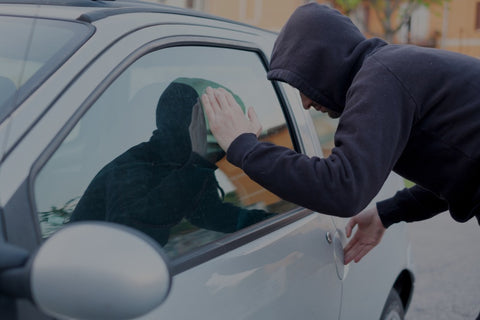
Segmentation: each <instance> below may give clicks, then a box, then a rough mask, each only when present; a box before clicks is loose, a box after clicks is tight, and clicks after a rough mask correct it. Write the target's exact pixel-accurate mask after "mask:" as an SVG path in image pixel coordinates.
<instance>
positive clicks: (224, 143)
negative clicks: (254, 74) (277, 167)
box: [202, 87, 262, 152]
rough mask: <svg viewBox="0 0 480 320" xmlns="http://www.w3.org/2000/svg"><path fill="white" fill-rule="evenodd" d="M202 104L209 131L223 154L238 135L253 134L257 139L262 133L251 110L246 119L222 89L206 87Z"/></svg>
mask: <svg viewBox="0 0 480 320" xmlns="http://www.w3.org/2000/svg"><path fill="white" fill-rule="evenodd" d="M202 104H203V108H204V110H205V114H206V115H207V118H208V122H209V125H210V130H212V133H213V135H214V136H215V138H216V139H217V142H218V144H219V145H220V147H221V148H222V149H223V150H224V151H225V152H226V151H227V150H228V147H230V144H231V143H232V142H233V140H235V139H236V138H237V137H238V136H239V135H241V134H243V133H254V134H255V135H256V136H257V137H258V136H259V135H260V133H261V132H262V125H261V124H260V122H259V120H258V118H257V114H256V113H255V111H254V110H253V108H249V109H248V119H247V118H246V117H245V114H244V113H243V110H242V108H241V107H240V106H239V105H238V103H237V101H236V100H235V98H234V97H233V96H232V95H231V94H230V93H229V92H228V91H227V90H225V89H223V88H218V89H212V88H210V87H208V88H207V90H206V91H205V93H204V94H203V95H202Z"/></svg>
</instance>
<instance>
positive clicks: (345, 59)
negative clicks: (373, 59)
mask: <svg viewBox="0 0 480 320" xmlns="http://www.w3.org/2000/svg"><path fill="white" fill-rule="evenodd" d="M384 45H386V42H384V41H383V40H381V39H378V38H373V39H366V38H365V37H364V36H363V34H362V33H361V32H360V30H359V29H358V28H357V27H356V26H355V25H354V24H353V23H352V21H351V20H350V19H349V18H348V17H346V16H344V15H342V14H341V13H340V12H339V11H337V10H334V9H331V8H330V7H328V6H325V5H319V4H318V3H314V2H312V3H309V4H306V5H303V6H300V7H298V8H297V10H295V12H294V13H293V14H292V16H291V17H290V19H289V20H288V21H287V23H286V24H285V26H284V27H283V29H282V30H281V32H280V34H279V36H278V38H277V40H276V42H275V45H274V48H273V52H272V57H271V61H270V71H269V72H268V75H267V77H268V79H269V80H279V81H283V82H286V83H288V84H290V85H291V86H293V87H295V88H297V89H298V90H299V91H300V92H302V93H303V94H304V95H306V96H307V97H309V98H310V99H312V100H313V101H315V102H317V103H319V104H321V105H323V106H324V107H326V108H328V109H330V110H333V111H336V112H338V113H341V112H342V111H343V109H344V107H345V100H346V95H347V91H348V89H349V87H350V85H351V83H352V80H353V78H354V77H355V75H356V73H357V72H358V70H359V69H360V67H361V65H362V63H363V61H364V59H365V58H366V57H367V56H368V55H369V54H370V53H372V52H373V51H375V50H376V49H377V48H379V47H382V46H384Z"/></svg>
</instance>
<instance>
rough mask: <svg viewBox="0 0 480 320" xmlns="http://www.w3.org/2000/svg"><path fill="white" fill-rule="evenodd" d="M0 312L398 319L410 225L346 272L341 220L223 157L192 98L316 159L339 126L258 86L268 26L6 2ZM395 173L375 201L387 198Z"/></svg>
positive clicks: (277, 89) (58, 2)
mask: <svg viewBox="0 0 480 320" xmlns="http://www.w3.org/2000/svg"><path fill="white" fill-rule="evenodd" d="M0 30H1V32H0V39H1V44H2V45H1V47H0V159H1V162H0V218H1V219H0V315H1V318H2V319H15V320H17V319H19V320H25V319H53V318H57V319H132V318H139V319H192V318H196V319H289V320H290V319H341V320H346V319H402V318H403V316H404V313H405V312H406V310H407V307H408V304H409V301H410V299H411V296H412V292H413V284H414V276H413V273H412V264H411V261H410V252H409V251H410V250H409V243H408V239H407V234H406V225H405V224H398V225H395V226H393V227H391V228H389V229H388V231H387V233H386V235H385V236H384V239H383V241H382V243H381V244H380V245H379V246H378V247H377V248H375V249H374V250H373V251H372V252H371V253H370V254H369V255H368V256H367V257H366V258H364V260H362V262H361V263H358V264H351V265H347V266H345V265H344V263H343V247H344V246H345V244H346V242H347V239H346V237H345V234H344V227H345V224H346V220H345V219H341V218H332V217H330V216H327V215H324V214H322V213H321V212H312V211H311V210H307V209H305V208H302V207H299V206H297V205H295V204H292V203H289V202H286V201H284V200H282V199H281V198H279V197H277V196H276V195H274V194H272V193H270V192H268V191H267V190H265V189H263V188H262V187H261V186H259V185H258V184H256V183H254V182H253V181H252V180H250V179H249V178H248V176H246V175H245V174H244V173H243V172H242V171H241V170H240V169H238V168H236V167H234V166H232V165H231V164H229V163H228V162H227V161H226V160H225V157H224V153H223V152H222V150H221V149H220V148H219V146H218V145H217V143H216V141H215V138H214V137H213V135H212V134H211V132H210V130H209V126H208V122H207V121H206V118H205V115H204V113H203V109H202V106H201V102H200V101H199V100H198V97H199V95H201V94H202V92H203V91H204V90H205V88H206V87H208V86H212V87H223V88H225V89H227V90H229V91H230V92H232V93H233V94H234V95H235V98H236V99H237V102H238V103H239V104H241V105H242V106H254V107H255V109H256V111H257V114H258V116H259V119H260V121H261V123H262V125H263V128H264V129H263V132H262V134H261V136H260V139H261V140H262V141H270V142H273V143H276V144H279V145H283V146H286V147H289V148H292V149H294V150H297V151H298V152H302V153H305V154H307V155H309V156H326V155H327V154H328V152H329V150H330V149H331V147H332V145H331V144H332V137H333V133H334V131H335V128H336V123H335V122H333V121H332V120H329V119H327V118H324V117H323V116H322V115H321V114H320V113H310V112H309V111H306V110H304V109H303V108H302V107H301V101H300V97H299V94H298V91H297V90H295V89H294V88H292V87H289V86H288V85H286V84H284V83H272V82H269V81H268V80H267V79H266V72H267V68H268V63H269V55H270V53H271V51H272V46H273V43H274V41H275V37H276V34H275V33H272V32H268V31H265V30H261V29H258V28H254V27H251V26H248V25H244V24H240V23H236V22H232V21H228V20H225V19H222V18H218V17H214V16H208V15H204V14H202V13H199V12H193V11H188V10H183V9H179V8H173V7H168V6H162V5H156V4H152V3H142V2H136V1H95V0H71V1H67V0H48V1H47V0H46V1H41V0H36V1H35V0H32V1H28V0H21V1H4V0H1V1H0ZM402 187H403V180H402V179H401V178H400V177H398V176H396V175H393V174H392V175H391V176H390V177H389V179H388V180H387V182H386V183H385V185H384V187H383V189H382V190H381V192H380V193H379V194H378V196H377V197H376V199H375V200H374V201H377V200H379V199H383V198H386V197H389V196H391V195H392V194H394V193H395V192H396V191H397V190H398V189H400V188H402Z"/></svg>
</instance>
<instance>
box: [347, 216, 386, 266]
mask: <svg viewBox="0 0 480 320" xmlns="http://www.w3.org/2000/svg"><path fill="white" fill-rule="evenodd" d="M355 226H358V229H357V231H356V233H355V235H354V236H353V238H352V240H350V242H349V243H348V244H347V246H346V247H345V248H344V263H345V264H346V265H347V264H349V263H350V262H351V261H352V260H353V261H355V262H359V261H360V260H361V259H362V258H363V257H364V256H365V255H366V254H367V253H368V252H370V250H372V249H373V248H374V247H375V246H376V245H377V244H379V243H380V240H382V237H383V234H384V233H385V227H384V226H383V224H382V221H381V220H380V217H379V216H378V211H377V208H376V207H373V208H370V209H366V210H364V211H362V212H360V213H359V214H357V215H356V216H354V217H353V218H351V219H350V221H348V223H347V225H346V226H345V232H346V234H347V237H348V238H350V236H351V235H352V229H353V228H354V227H355Z"/></svg>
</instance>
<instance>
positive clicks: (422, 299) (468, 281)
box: [406, 213, 480, 320]
mask: <svg viewBox="0 0 480 320" xmlns="http://www.w3.org/2000/svg"><path fill="white" fill-rule="evenodd" d="M409 233H410V239H411V242H412V257H413V261H414V264H415V273H416V281H415V289H414V294H413V298H412V302H411V304H410V308H409V310H408V312H407V315H406V319H407V320H430V319H431V320H467V319H468V320H474V319H476V318H477V316H478V315H479V312H480V226H479V225H478V223H477V220H476V219H473V220H470V221H469V222H467V223H457V222H455V221H454V220H453V219H452V218H451V217H450V215H449V214H448V213H444V214H441V215H439V216H437V217H435V218H433V219H430V220H427V221H422V222H416V223H411V224H409Z"/></svg>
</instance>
